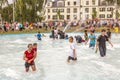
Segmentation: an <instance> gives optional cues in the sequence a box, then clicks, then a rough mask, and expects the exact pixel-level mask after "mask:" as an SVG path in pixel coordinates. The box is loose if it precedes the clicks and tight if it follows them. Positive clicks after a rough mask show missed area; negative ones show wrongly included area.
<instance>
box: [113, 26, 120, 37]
mask: <svg viewBox="0 0 120 80" xmlns="http://www.w3.org/2000/svg"><path fill="white" fill-rule="evenodd" d="M114 32H115V34H116V36H117V35H118V32H119V28H118V26H117V25H116V26H115V28H114Z"/></svg>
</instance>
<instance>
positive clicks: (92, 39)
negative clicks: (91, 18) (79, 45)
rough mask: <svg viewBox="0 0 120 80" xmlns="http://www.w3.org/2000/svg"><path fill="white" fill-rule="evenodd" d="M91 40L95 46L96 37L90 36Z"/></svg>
mask: <svg viewBox="0 0 120 80" xmlns="http://www.w3.org/2000/svg"><path fill="white" fill-rule="evenodd" d="M89 39H90V44H95V43H96V36H95V35H94V34H93V35H89Z"/></svg>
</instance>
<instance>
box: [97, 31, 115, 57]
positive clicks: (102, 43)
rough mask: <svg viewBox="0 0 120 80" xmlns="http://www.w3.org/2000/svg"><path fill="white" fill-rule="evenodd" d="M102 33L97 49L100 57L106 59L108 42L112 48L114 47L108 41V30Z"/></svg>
mask: <svg viewBox="0 0 120 80" xmlns="http://www.w3.org/2000/svg"><path fill="white" fill-rule="evenodd" d="M101 32H102V33H101V35H100V36H99V37H98V39H97V43H96V49H98V47H99V51H100V55H101V57H104V56H106V41H108V42H109V44H111V46H112V47H113V45H112V43H111V42H110V40H109V39H108V37H107V36H106V30H104V29H103V30H102V31H101Z"/></svg>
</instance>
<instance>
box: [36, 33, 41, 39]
mask: <svg viewBox="0 0 120 80" xmlns="http://www.w3.org/2000/svg"><path fill="white" fill-rule="evenodd" d="M41 37H42V35H41V34H40V32H38V34H37V39H38V40H42V39H41Z"/></svg>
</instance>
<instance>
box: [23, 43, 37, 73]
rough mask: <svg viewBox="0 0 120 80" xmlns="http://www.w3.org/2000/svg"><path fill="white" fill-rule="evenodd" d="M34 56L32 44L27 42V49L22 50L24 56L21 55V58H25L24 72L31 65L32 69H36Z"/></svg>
mask: <svg viewBox="0 0 120 80" xmlns="http://www.w3.org/2000/svg"><path fill="white" fill-rule="evenodd" d="M35 57H36V54H35V52H34V51H33V46H32V44H28V50H26V51H25V52H24V56H23V59H24V60H25V69H26V72H28V71H29V67H31V68H32V70H33V71H36V66H35V62H34V60H35Z"/></svg>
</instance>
